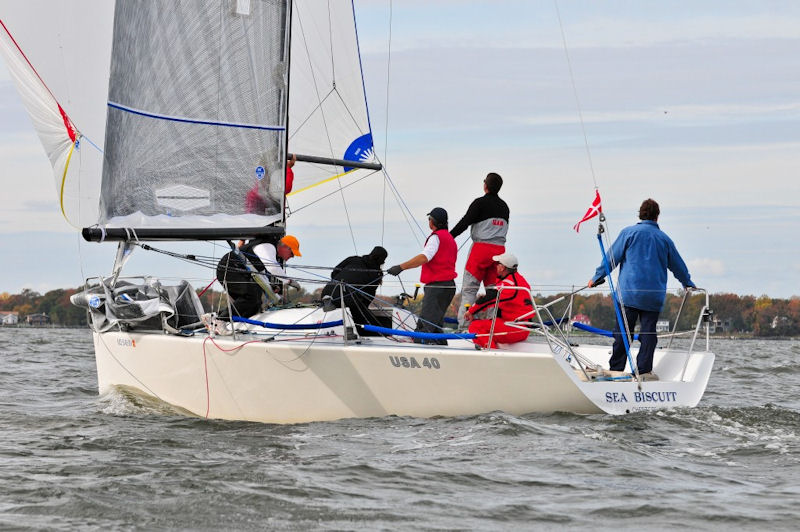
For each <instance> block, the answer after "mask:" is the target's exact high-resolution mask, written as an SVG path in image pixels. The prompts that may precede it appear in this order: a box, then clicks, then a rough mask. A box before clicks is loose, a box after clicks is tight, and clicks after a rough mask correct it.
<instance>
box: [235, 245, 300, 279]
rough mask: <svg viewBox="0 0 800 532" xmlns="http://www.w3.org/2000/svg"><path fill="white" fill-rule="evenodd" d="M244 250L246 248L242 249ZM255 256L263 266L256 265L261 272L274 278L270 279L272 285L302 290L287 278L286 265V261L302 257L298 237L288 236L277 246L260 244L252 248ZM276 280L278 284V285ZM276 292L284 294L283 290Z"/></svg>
mask: <svg viewBox="0 0 800 532" xmlns="http://www.w3.org/2000/svg"><path fill="white" fill-rule="evenodd" d="M242 249H243V250H244V248H242ZM252 250H253V254H255V256H256V258H257V259H258V261H259V262H261V264H262V265H263V267H264V269H263V270H262V269H261V268H259V267H258V264H254V266H255V267H256V268H257V269H258V270H259V271H263V272H264V273H265V274H267V276H268V277H270V276H271V277H272V279H270V283H272V284H273V285H275V284H278V286H279V287H280V285H281V284H287V285H289V286H291V287H294V288H297V289H299V288H300V285H299V284H298V283H297V281H295V280H294V279H288V278H287V276H286V268H285V266H284V265H285V264H286V261H287V260H289V259H291V258H292V257H302V256H303V254H302V253H300V242H299V241H298V240H297V237H296V236H294V235H286V236H284V237H283V238H281V239H280V240H279V241H278V242H277V243H276V244H272V243H271V242H260V243H257V244H255V245H254V246H252ZM276 280H277V281H278V283H276ZM276 292H279V293H283V290H282V289H281V288H279V289H278V290H276Z"/></svg>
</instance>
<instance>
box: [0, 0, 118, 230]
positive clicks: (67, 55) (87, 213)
mask: <svg viewBox="0 0 800 532" xmlns="http://www.w3.org/2000/svg"><path fill="white" fill-rule="evenodd" d="M42 13H47V16H42ZM112 14H113V4H112V3H109V2H105V1H99V0H96V1H91V2H90V1H87V2H82V3H81V4H80V6H76V5H75V3H73V2H58V3H53V2H42V1H40V0H30V1H26V2H17V3H7V4H4V5H3V10H2V15H1V16H2V19H0V21H1V22H2V26H0V55H2V57H3V59H5V63H6V65H7V67H8V70H9V72H10V73H11V76H12V79H13V80H14V82H15V85H16V88H17V91H18V93H19V94H20V96H21V99H22V101H23V104H24V105H25V107H26V110H27V111H28V114H29V115H30V117H31V120H32V123H33V125H34V128H35V130H36V132H37V134H38V136H39V138H40V140H41V143H42V146H43V147H44V149H45V152H46V154H47V156H48V158H49V159H50V162H51V164H52V166H53V171H54V178H55V185H56V187H55V190H56V193H57V198H58V202H59V205H60V209H61V211H62V213H63V215H64V216H65V218H66V219H67V220H68V221H69V222H70V223H72V224H73V225H76V226H82V225H88V224H92V223H95V222H96V221H97V212H98V204H97V198H98V192H99V186H100V168H101V167H102V147H103V130H104V127H105V109H106V105H105V96H106V93H107V91H108V61H109V53H110V42H111V17H112ZM76 141H77V142H76Z"/></svg>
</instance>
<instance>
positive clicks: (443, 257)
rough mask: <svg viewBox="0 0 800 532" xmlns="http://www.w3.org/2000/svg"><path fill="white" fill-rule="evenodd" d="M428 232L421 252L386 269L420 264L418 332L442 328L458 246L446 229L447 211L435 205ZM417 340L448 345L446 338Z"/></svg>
mask: <svg viewBox="0 0 800 532" xmlns="http://www.w3.org/2000/svg"><path fill="white" fill-rule="evenodd" d="M428 226H429V227H430V229H431V231H432V232H431V234H430V236H428V238H427V240H425V247H424V248H423V250H422V253H420V254H419V255H415V256H414V257H412V258H410V259H408V260H407V261H405V262H403V263H401V264H398V265H396V266H392V267H391V268H389V269H388V270H386V272H387V273H389V274H391V275H400V272H402V271H403V270H408V269H410V268H417V267H419V266H422V272H421V274H420V281H421V282H422V283H423V284H425V289H424V290H425V292H424V295H423V298H422V311H421V312H420V314H419V319H418V320H417V331H418V332H431V333H440V332H442V325H444V315H445V313H446V312H447V307H449V306H450V302H451V301H452V300H453V296H454V295H456V283H455V281H454V279H455V278H456V277H457V276H458V274H457V273H456V258H457V256H458V247H457V246H456V241H455V239H454V238H453V237H452V236H451V235H450V232H449V231H448V230H447V211H446V210H444V209H443V208H441V207H436V208H434V209H432V210H431V212H429V213H428ZM414 341H415V342H417V343H429V344H439V345H447V340H425V341H422V340H417V339H414Z"/></svg>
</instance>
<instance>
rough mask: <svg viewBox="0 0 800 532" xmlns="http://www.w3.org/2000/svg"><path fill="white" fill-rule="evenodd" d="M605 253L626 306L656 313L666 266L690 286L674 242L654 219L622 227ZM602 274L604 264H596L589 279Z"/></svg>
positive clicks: (662, 294) (663, 290)
mask: <svg viewBox="0 0 800 532" xmlns="http://www.w3.org/2000/svg"><path fill="white" fill-rule="evenodd" d="M606 256H607V258H608V261H609V266H610V267H611V268H613V267H614V265H617V266H619V281H618V284H619V286H618V288H619V291H620V293H621V295H622V304H624V305H625V306H627V307H635V308H638V309H640V310H649V311H657V312H660V311H661V307H663V306H664V298H665V296H666V291H667V268H669V270H670V271H671V272H672V274H673V275H675V278H676V279H678V281H680V282H681V284H683V286H684V288H686V287H692V288H694V283H693V282H692V278H691V276H690V275H689V270H688V269H687V268H686V263H685V262H683V259H682V258H681V256H680V254H679V253H678V250H677V249H676V248H675V244H673V243H672V240H671V239H670V238H669V237H668V236H667V234H666V233H664V232H663V231H662V230H661V229H659V228H658V224H657V223H656V222H654V221H651V220H642V221H641V222H639V223H638V224H636V225H631V226H629V227H626V228H625V229H623V230H622V231H621V232H620V234H619V236H618V237H617V240H616V241H614V244H613V245H612V246H611V249H610V250H608V254H607V255H606ZM605 276H606V267H605V264H600V266H599V267H598V268H597V270H596V271H595V273H594V277H593V278H592V281H595V282H596V281H597V280H599V279H602V278H603V277H605Z"/></svg>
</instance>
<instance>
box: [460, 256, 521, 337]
mask: <svg viewBox="0 0 800 532" xmlns="http://www.w3.org/2000/svg"><path fill="white" fill-rule="evenodd" d="M492 260H495V261H497V266H496V268H497V278H498V279H499V282H498V283H497V290H490V291H488V292H487V294H486V296H484V297H482V298H480V299H478V300H477V301H476V302H475V304H474V305H472V306H471V307H470V309H469V311H467V312H466V314H464V319H465V320H466V321H468V322H470V325H469V332H470V333H473V334H477V335H481V336H477V337H475V338H474V339H473V342H475V343H476V344H477V345H479V346H481V347H486V346H487V345H488V344H489V333H490V332H491V331H492V321H494V334H493V336H492V344H491V346H490V347H492V348H493V349H496V348H497V344H498V342H499V343H501V344H513V343H516V342H524V341H525V340H526V339H527V338H528V334H529V331H527V330H525V329H520V328H518V327H512V326H511V325H506V322H507V321H513V320H515V319H517V318H519V317H521V316H524V319H529V318H530V317H531V316H533V312H532V311H533V301H531V294H530V288H531V286H530V285H529V284H528V281H526V280H525V278H524V277H523V276H522V274H520V273H519V272H518V271H517V267H518V266H519V261H518V260H517V257H516V256H514V254H513V253H508V252H506V253H503V254H502V255H495V256H494V257H492ZM520 288H522V289H520ZM498 294H499V297H498ZM495 309H496V316H497V319H495V320H491V319H480V320H473V319H472V318H473V317H474V316H475V314H476V313H478V312H483V311H489V313H490V315H491V311H492V310H495Z"/></svg>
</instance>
